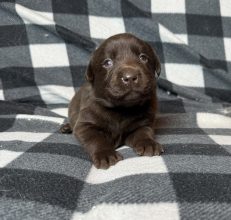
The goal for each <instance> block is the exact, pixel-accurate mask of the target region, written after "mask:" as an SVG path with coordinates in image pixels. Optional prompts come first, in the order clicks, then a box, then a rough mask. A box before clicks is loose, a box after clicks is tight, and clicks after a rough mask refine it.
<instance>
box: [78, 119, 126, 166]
mask: <svg viewBox="0 0 231 220" xmlns="http://www.w3.org/2000/svg"><path fill="white" fill-rule="evenodd" d="M74 135H75V137H76V138H77V139H78V140H79V141H80V143H81V144H82V145H83V146H84V147H85V149H86V151H87V152H88V153H89V155H90V157H91V159H92V162H93V164H94V165H95V167H96V168H101V169H107V168H109V167H110V166H112V165H114V164H116V163H117V162H118V161H120V160H122V159H123V157H122V155H121V154H120V153H119V152H117V151H115V147H114V143H113V141H112V138H111V137H110V135H109V134H105V132H104V131H102V130H101V129H100V128H98V127H97V126H95V125H92V124H87V123H81V124H80V125H77V126H76V127H75V128H74Z"/></svg>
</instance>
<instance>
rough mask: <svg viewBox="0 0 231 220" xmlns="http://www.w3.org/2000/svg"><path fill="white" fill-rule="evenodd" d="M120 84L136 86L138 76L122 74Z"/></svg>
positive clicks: (135, 74)
mask: <svg viewBox="0 0 231 220" xmlns="http://www.w3.org/2000/svg"><path fill="white" fill-rule="evenodd" d="M122 82H123V83H124V84H136V83H138V74H137V73H132V72H128V73H124V74H123V76H122Z"/></svg>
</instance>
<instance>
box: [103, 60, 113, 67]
mask: <svg viewBox="0 0 231 220" xmlns="http://www.w3.org/2000/svg"><path fill="white" fill-rule="evenodd" d="M112 66H113V61H112V59H110V58H107V59H105V60H104V61H103V67H104V68H110V67H112Z"/></svg>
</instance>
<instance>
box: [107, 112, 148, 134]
mask: <svg viewBox="0 0 231 220" xmlns="http://www.w3.org/2000/svg"><path fill="white" fill-rule="evenodd" d="M108 117H109V118H107V119H106V120H105V127H106V129H107V131H108V132H110V133H111V135H112V136H115V137H117V136H125V135H126V134H129V133H130V132H132V131H134V130H136V129H137V128H139V127H141V126H145V125H147V124H148V123H149V118H148V117H147V116H146V115H145V114H138V115H134V114H111V115H109V116H108Z"/></svg>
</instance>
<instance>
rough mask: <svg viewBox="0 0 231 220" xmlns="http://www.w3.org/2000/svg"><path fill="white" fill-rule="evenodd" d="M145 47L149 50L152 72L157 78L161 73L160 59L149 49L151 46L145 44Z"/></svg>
mask: <svg viewBox="0 0 231 220" xmlns="http://www.w3.org/2000/svg"><path fill="white" fill-rule="evenodd" d="M147 46H148V49H149V56H150V58H151V62H152V68H153V72H154V73H155V77H156V78H158V77H159V75H160V72H161V64H160V59H159V57H158V56H157V54H156V52H155V50H154V49H153V48H152V47H151V45H149V44H148V43H147Z"/></svg>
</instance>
